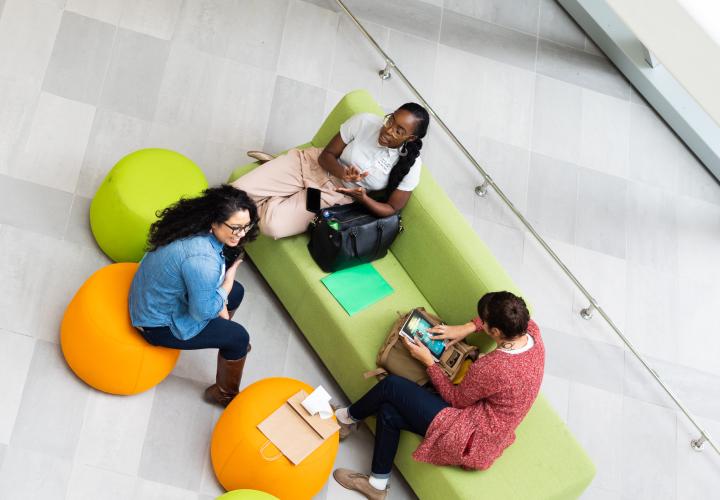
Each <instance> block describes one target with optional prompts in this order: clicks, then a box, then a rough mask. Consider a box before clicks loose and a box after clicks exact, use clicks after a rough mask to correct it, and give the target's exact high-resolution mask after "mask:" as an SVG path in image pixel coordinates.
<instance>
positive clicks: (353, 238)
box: [350, 227, 360, 258]
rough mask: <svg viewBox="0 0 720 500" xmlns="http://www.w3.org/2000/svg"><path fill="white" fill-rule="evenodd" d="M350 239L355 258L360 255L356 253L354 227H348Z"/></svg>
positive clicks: (355, 232)
mask: <svg viewBox="0 0 720 500" xmlns="http://www.w3.org/2000/svg"><path fill="white" fill-rule="evenodd" d="M350 241H351V242H352V247H353V252H354V253H355V255H354V256H353V257H356V258H357V257H359V256H360V254H358V249H357V231H356V230H355V228H354V227H353V228H351V229H350Z"/></svg>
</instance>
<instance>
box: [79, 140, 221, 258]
mask: <svg viewBox="0 0 720 500" xmlns="http://www.w3.org/2000/svg"><path fill="white" fill-rule="evenodd" d="M207 187H208V183H207V180H206V179H205V175H204V174H203V173H202V170H200V168H199V167H198V166H197V165H195V163H193V162H192V161H191V160H190V159H188V158H186V157H185V156H183V155H181V154H180V153H176V152H174V151H169V150H167V149H141V150H140V151H135V152H134V153H130V154H129V155H127V156H126V157H124V158H123V159H122V160H120V161H119V162H118V163H117V164H116V165H115V166H114V167H113V169H112V170H111V171H110V173H108V175H107V177H105V180H104V181H103V183H102V184H101V185H100V188H99V189H98V191H97V193H96V194H95V197H94V198H93V200H92V204H91V205H90V228H91V229H92V233H93V235H94V236H95V240H96V241H97V243H98V245H99V246H100V248H101V249H102V251H103V252H105V253H106V254H107V256H108V257H110V258H111V259H112V260H114V261H115V262H138V261H139V260H140V259H142V256H143V255H144V253H145V246H146V243H147V235H148V231H149V230H150V225H151V224H152V223H153V222H155V220H157V215H156V213H157V212H158V211H160V210H163V209H164V208H166V207H168V206H169V205H172V204H173V203H175V202H176V201H178V200H179V199H180V198H182V197H193V196H197V195H199V194H200V193H201V192H202V191H203V190H204V189H206V188H207Z"/></svg>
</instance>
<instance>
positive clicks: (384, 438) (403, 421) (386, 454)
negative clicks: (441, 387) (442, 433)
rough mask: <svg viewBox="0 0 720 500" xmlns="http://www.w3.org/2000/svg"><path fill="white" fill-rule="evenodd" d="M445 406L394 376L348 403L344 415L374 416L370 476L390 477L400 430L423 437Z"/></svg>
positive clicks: (437, 396) (357, 416)
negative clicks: (346, 413)
mask: <svg viewBox="0 0 720 500" xmlns="http://www.w3.org/2000/svg"><path fill="white" fill-rule="evenodd" d="M448 406H450V405H449V404H448V403H446V402H445V400H443V398H441V397H440V396H439V395H438V394H436V393H434V392H430V391H429V390H428V389H425V388H423V387H420V386H418V385H417V384H416V383H415V382H412V381H411V380H408V379H406V378H403V377H398V376H396V375H389V376H387V377H385V378H384V379H382V380H381V381H380V382H378V383H377V384H376V385H375V387H373V388H372V389H370V390H369V391H368V392H367V393H366V394H365V395H364V396H363V397H361V398H360V399H358V400H357V401H356V402H355V403H353V404H351V405H350V407H349V408H348V412H349V413H350V416H351V417H352V418H354V419H355V420H363V419H365V418H367V417H369V416H371V415H375V414H377V425H376V428H375V449H374V450H373V459H372V468H371V470H372V474H373V476H375V477H388V476H390V471H391V470H392V463H393V460H394V459H395V454H396V453H397V449H398V444H399V443H400V431H401V430H408V431H411V432H414V433H415V434H419V435H421V436H424V435H425V433H426V432H427V430H428V427H430V423H431V422H432V421H433V419H434V418H435V416H436V415H437V414H438V413H440V411H441V410H443V409H445V408H447V407H448Z"/></svg>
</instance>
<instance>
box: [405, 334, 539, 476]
mask: <svg viewBox="0 0 720 500" xmlns="http://www.w3.org/2000/svg"><path fill="white" fill-rule="evenodd" d="M528 334H529V335H531V336H532V338H533V340H534V341H535V345H534V346H533V347H532V348H530V349H529V350H527V351H525V352H522V353H520V354H508V353H506V352H503V351H501V350H499V349H496V350H494V351H492V352H491V353H489V354H487V355H485V356H482V357H480V358H478V360H477V361H475V362H474V363H473V364H472V366H471V367H470V369H469V370H468V372H467V375H466V376H465V378H464V379H463V381H462V382H461V383H460V384H459V385H457V386H455V385H453V383H452V382H451V381H450V379H449V378H448V377H447V375H445V373H444V372H443V371H442V369H441V368H440V367H439V366H438V365H437V364H434V365H432V366H430V367H429V368H428V375H429V376H430V379H431V380H432V383H433V385H434V386H435V388H436V389H437V391H438V392H439V393H440V395H441V396H442V398H443V399H444V400H445V401H447V402H448V403H450V406H449V407H447V408H445V409H444V410H442V411H440V413H438V414H437V415H436V416H435V418H434V419H433V421H432V422H431V423H430V427H429V428H428V430H427V432H426V434H425V439H424V440H423V442H422V443H420V446H418V448H417V450H415V453H413V458H414V459H415V460H419V461H421V462H428V463H431V464H435V465H459V466H461V467H463V468H466V469H483V470H484V469H487V468H488V467H490V466H491V465H492V463H493V462H494V461H495V460H496V459H497V458H498V457H499V456H500V455H501V454H502V452H503V450H505V448H507V447H508V446H510V445H511V444H512V443H513V442H514V441H515V429H516V428H517V426H518V425H520V422H522V419H523V418H525V415H526V414H527V412H528V411H529V410H530V407H531V406H532V404H533V402H534V401H535V398H536V397H537V395H538V392H539V390H540V383H541V382H542V378H543V368H544V364H545V346H544V345H543V341H542V337H541V336H540V329H539V328H538V326H537V324H536V323H535V322H534V321H532V320H530V324H529V325H528Z"/></svg>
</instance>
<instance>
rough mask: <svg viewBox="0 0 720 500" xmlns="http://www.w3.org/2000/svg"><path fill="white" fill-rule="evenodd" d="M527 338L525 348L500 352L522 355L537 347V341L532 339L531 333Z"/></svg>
mask: <svg viewBox="0 0 720 500" xmlns="http://www.w3.org/2000/svg"><path fill="white" fill-rule="evenodd" d="M527 336H528V339H527V343H526V344H525V345H524V346H522V347H521V348H520V349H500V350H501V351H502V352H506V353H508V354H522V353H524V352H527V351H529V350H530V349H532V348H533V346H534V345H535V339H534V338H532V335H530V334H529V333H528V334H527Z"/></svg>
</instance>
